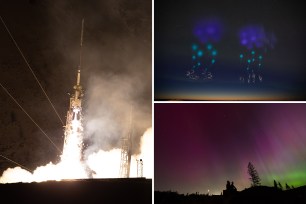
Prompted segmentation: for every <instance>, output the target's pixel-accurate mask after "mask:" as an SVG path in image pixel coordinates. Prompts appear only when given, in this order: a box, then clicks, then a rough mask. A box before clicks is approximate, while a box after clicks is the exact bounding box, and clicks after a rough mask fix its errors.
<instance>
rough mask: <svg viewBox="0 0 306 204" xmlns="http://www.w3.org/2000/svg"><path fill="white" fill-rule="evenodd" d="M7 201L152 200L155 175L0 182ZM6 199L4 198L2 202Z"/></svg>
mask: <svg viewBox="0 0 306 204" xmlns="http://www.w3.org/2000/svg"><path fill="white" fill-rule="evenodd" d="M0 197H1V200H2V201H5V202H7V203H53V204H59V203H65V204H69V203H73V204H75V203H133V204H136V203H140V204H146V203H152V179H145V178H129V179H79V180H65V181H47V182H42V183H13V184H0ZM1 203H2V202H1Z"/></svg>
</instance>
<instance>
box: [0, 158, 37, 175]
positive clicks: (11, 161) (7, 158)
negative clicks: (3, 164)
mask: <svg viewBox="0 0 306 204" xmlns="http://www.w3.org/2000/svg"><path fill="white" fill-rule="evenodd" d="M0 157H3V158H4V159H6V160H8V161H10V162H13V163H14V164H17V165H18V166H20V167H22V168H24V169H26V170H28V171H30V172H31V173H32V172H33V170H31V169H28V168H27V167H25V166H23V165H21V164H19V163H17V162H15V161H13V160H11V159H9V158H7V157H5V156H3V155H1V154H0Z"/></svg>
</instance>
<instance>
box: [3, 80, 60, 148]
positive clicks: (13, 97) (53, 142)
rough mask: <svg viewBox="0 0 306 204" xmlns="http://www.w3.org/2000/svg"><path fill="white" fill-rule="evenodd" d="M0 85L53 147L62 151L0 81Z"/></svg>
mask: <svg viewBox="0 0 306 204" xmlns="http://www.w3.org/2000/svg"><path fill="white" fill-rule="evenodd" d="M0 86H1V87H2V88H3V90H4V91H5V92H6V93H7V94H8V95H9V96H10V97H11V98H12V99H13V101H14V102H15V103H16V104H17V105H18V106H19V107H20V108H21V110H22V111H23V112H24V113H25V114H26V115H27V116H28V117H29V118H30V119H31V120H32V122H33V123H34V124H35V125H36V126H37V127H38V128H39V129H40V131H41V132H42V133H43V134H44V135H45V136H46V137H47V138H48V140H49V141H50V142H51V143H52V144H53V145H54V147H55V148H56V149H57V150H58V151H59V152H60V153H62V151H61V150H60V149H59V148H58V147H57V146H56V145H55V144H54V142H53V141H52V140H51V138H50V137H49V136H48V135H47V133H45V131H43V129H42V128H41V127H40V126H39V125H38V124H37V123H36V122H35V121H34V119H33V118H32V117H31V116H30V115H29V114H28V113H27V112H26V111H25V109H23V107H22V106H21V105H20V104H19V103H18V102H17V100H16V99H15V98H14V97H13V96H12V95H11V94H10V92H9V91H8V90H7V89H6V88H5V87H4V86H3V85H2V84H1V83H0Z"/></svg>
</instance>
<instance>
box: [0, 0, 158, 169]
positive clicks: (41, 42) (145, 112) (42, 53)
mask: <svg viewBox="0 0 306 204" xmlns="http://www.w3.org/2000/svg"><path fill="white" fill-rule="evenodd" d="M151 5H152V2H151V1H143V0H136V1H132V2H131V1H128V0H116V1H113V0H106V1H104V0H103V1H100V0H89V1H75V0H65V1H62V0H56V1H53V0H42V1H40V0H26V1H19V0H2V1H1V7H0V14H1V17H2V18H3V20H4V21H5V23H6V25H7V26H8V28H9V30H10V31H11V33H12V35H13V36H14V38H15V40H16V42H17V43H18V45H19V47H20V48H21V50H22V51H23V53H24V55H25V57H26V58H27V60H28V62H29V64H30V65H31V67H32V69H33V70H34V72H35V74H36V76H37V78H38V79H39V81H40V82H41V84H42V86H43V87H44V89H45V90H46V92H47V93H48V95H49V97H50V99H51V101H52V102H53V103H54V106H55V107H56V109H57V110H58V112H59V114H60V116H61V118H62V120H63V121H65V116H66V111H67V110H68V108H69V96H68V95H67V93H68V92H71V91H72V90H73V89H72V88H73V85H75V83H76V71H77V66H78V63H79V42H80V30H81V21H82V18H84V19H85V27H84V44H83V66H82V75H81V84H82V85H83V88H84V90H85V98H84V101H83V111H84V115H85V124H84V125H85V139H86V141H87V142H88V144H89V145H91V147H92V150H97V149H98V148H101V149H103V150H110V149H112V148H114V147H119V146H120V145H121V143H120V139H119V138H120V137H121V136H122V135H123V134H126V131H127V125H126V124H127V123H128V122H127V121H128V118H129V116H130V109H131V105H133V106H134V107H137V109H136V108H134V112H133V119H134V121H135V127H134V131H135V132H134V141H133V151H134V153H137V152H139V142H140V136H142V134H143V133H144V132H145V130H146V129H147V128H149V127H151V118H152V115H151V103H152V91H151V89H152V80H151V78H152V75H151V73H152V69H151V64H152V60H151V56H152V51H151V50H152V43H151V42H152V40H151V38H152V24H151V22H152V11H151V10H152V8H151V7H152V6H151ZM0 43H1V48H0V71H1V74H0V82H1V84H3V85H4V86H5V87H6V88H7V89H8V91H9V92H10V93H11V94H12V95H13V96H14V97H15V98H16V100H17V101H18V102H19V103H20V104H21V105H22V106H23V108H24V109H25V110H26V111H27V112H28V113H29V114H30V115H31V116H32V118H33V119H34V120H35V121H36V122H37V123H38V124H39V125H40V126H41V127H42V129H43V130H44V131H45V132H46V133H47V134H48V135H49V137H50V138H51V139H52V140H53V141H54V143H55V144H56V145H57V146H58V147H62V145H63V135H64V132H63V127H62V124H61V123H60V121H59V119H58V118H57V116H56V114H55V113H54V111H53V110H52V108H51V106H50V104H49V103H48V101H47V99H46V98H45V96H44V95H43V93H42V91H41V90H40V88H39V86H38V84H37V83H36V81H35V79H34V77H33V76H32V75H31V72H30V70H29V69H28V67H27V66H26V64H25V62H24V61H23V59H22V57H21V56H20V54H19V52H18V50H17V49H16V47H15V46H14V44H13V42H12V40H11V39H10V37H9V34H8V33H7V31H6V30H5V28H4V26H3V24H2V23H1V24H0ZM0 107H1V108H0V140H1V143H0V154H2V155H4V156H6V157H8V158H10V159H12V160H14V161H16V162H19V163H20V164H22V165H24V166H26V167H28V168H30V169H35V168H36V167H37V166H41V165H45V164H46V163H48V162H50V161H52V162H57V161H58V160H59V153H58V152H57V151H56V149H55V148H54V147H53V146H52V144H51V143H50V142H49V141H48V139H47V138H46V137H45V136H44V135H43V134H42V133H41V132H40V131H39V129H38V128H37V127H36V126H35V125H34V124H33V123H32V122H31V121H30V119H28V118H27V116H26V115H25V114H24V113H23V112H22V111H21V110H20V108H19V107H18V106H17V105H16V104H15V103H14V102H13V101H12V100H11V98H9V96H8V95H7V94H6V93H5V92H4V91H3V90H2V89H1V90H0ZM119 162H120V161H118V163H119ZM15 166H16V165H15V164H13V163H11V162H9V161H7V160H5V159H3V158H2V157H1V158H0V174H1V173H2V171H3V170H5V169H6V168H8V167H15ZM118 171H119V170H118Z"/></svg>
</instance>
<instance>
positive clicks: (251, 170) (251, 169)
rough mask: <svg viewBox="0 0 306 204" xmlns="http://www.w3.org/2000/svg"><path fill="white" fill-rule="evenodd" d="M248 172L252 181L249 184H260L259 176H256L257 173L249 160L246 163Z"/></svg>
mask: <svg viewBox="0 0 306 204" xmlns="http://www.w3.org/2000/svg"><path fill="white" fill-rule="evenodd" d="M248 173H249V175H250V180H251V182H252V184H251V186H252V187H254V186H260V178H259V176H258V173H257V171H256V169H255V167H254V166H253V164H252V163H251V162H249V164H248Z"/></svg>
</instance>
